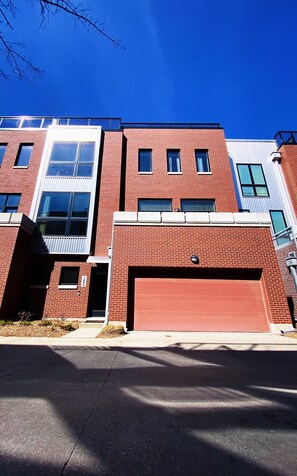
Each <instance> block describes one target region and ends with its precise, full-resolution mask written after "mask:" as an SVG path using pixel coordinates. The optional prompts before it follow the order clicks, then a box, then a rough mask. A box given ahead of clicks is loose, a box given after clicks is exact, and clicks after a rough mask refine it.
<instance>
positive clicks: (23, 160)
mask: <svg viewBox="0 0 297 476" xmlns="http://www.w3.org/2000/svg"><path fill="white" fill-rule="evenodd" d="M32 150H33V144H21V145H20V148H19V151H18V155H17V158H16V161H15V164H14V165H15V166H16V167H28V165H29V162H30V158H31V154H32Z"/></svg>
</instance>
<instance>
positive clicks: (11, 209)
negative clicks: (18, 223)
mask: <svg viewBox="0 0 297 476" xmlns="http://www.w3.org/2000/svg"><path fill="white" fill-rule="evenodd" d="M20 199H21V194H20V193H1V194H0V212H1V213H16V212H17V211H18V206H19V203H20Z"/></svg>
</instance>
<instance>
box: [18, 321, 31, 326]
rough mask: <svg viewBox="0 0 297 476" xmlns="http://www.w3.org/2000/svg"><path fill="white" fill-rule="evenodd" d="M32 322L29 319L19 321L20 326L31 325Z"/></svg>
mask: <svg viewBox="0 0 297 476" xmlns="http://www.w3.org/2000/svg"><path fill="white" fill-rule="evenodd" d="M31 325H32V322H29V321H20V326H31Z"/></svg>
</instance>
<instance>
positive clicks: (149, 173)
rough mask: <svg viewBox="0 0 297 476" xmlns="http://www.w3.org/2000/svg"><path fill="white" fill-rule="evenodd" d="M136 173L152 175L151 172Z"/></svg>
mask: <svg viewBox="0 0 297 476" xmlns="http://www.w3.org/2000/svg"><path fill="white" fill-rule="evenodd" d="M138 175H153V172H138Z"/></svg>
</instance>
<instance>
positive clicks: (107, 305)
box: [104, 221, 114, 326]
mask: <svg viewBox="0 0 297 476" xmlns="http://www.w3.org/2000/svg"><path fill="white" fill-rule="evenodd" d="M113 236H114V221H113V223H112V235H111V246H109V247H108V257H109V259H110V261H109V263H108V276H107V290H106V295H107V296H106V308H105V320H104V326H106V324H108V322H109V301H110V284H111V271H112V250H113Z"/></svg>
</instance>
